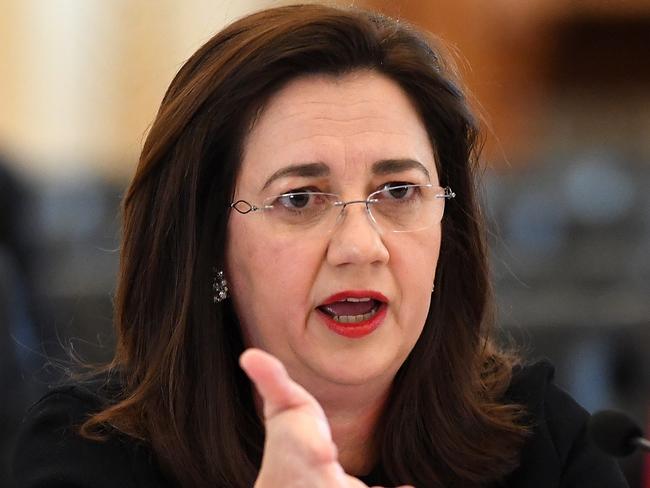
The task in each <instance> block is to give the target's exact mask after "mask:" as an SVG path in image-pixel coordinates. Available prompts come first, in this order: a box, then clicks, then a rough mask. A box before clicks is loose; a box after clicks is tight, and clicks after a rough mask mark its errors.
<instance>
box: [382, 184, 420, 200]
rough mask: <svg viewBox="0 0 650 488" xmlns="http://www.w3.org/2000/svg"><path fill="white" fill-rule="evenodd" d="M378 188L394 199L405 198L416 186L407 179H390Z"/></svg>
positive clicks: (409, 195)
mask: <svg viewBox="0 0 650 488" xmlns="http://www.w3.org/2000/svg"><path fill="white" fill-rule="evenodd" d="M379 190H380V191H382V192H384V195H386V196H388V197H390V198H393V199H395V200H405V199H407V198H409V197H411V196H412V195H413V193H414V192H415V191H416V190H417V186H416V185H414V184H413V183H410V182H408V181H391V182H390V183H385V184H384V185H382V186H381V188H379Z"/></svg>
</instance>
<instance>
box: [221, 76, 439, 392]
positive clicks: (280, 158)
mask: <svg viewBox="0 0 650 488" xmlns="http://www.w3.org/2000/svg"><path fill="white" fill-rule="evenodd" d="M390 161H393V163H390ZM391 182H409V183H416V184H424V183H433V184H434V186H437V185H438V176H437V172H436V166H435V161H434V154H433V150H432V147H431V143H430V141H429V138H428V135H427V132H426V130H425V128H424V126H423V124H422V123H421V121H420V118H419V117H418V115H417V113H416V111H415V109H414V107H413V105H412V104H411V102H410V101H409V99H408V98H407V96H406V94H405V93H404V92H403V91H402V89H401V88H400V87H399V86H398V85H397V84H396V83H394V82H393V81H391V80H389V79H388V78H386V77H384V76H382V75H380V74H377V73H374V72H365V71H364V72H355V73H352V74H349V75H345V76H342V77H331V76H325V75H319V76H309V77H301V78H298V79H296V80H293V81H292V82H291V83H289V84H288V85H286V87H284V88H283V89H282V90H281V91H280V92H278V93H276V94H275V95H274V96H273V97H272V98H271V99H270V101H269V103H268V104H267V105H266V106H265V109H264V110H263V112H262V114H261V116H260V117H259V119H258V120H257V122H256V124H255V126H254V128H253V129H252V131H251V132H250V134H249V136H248V138H247V140H246V141H245V144H244V154H243V160H242V165H241V170H240V174H239V176H238V180H237V186H236V191H235V201H237V200H240V199H242V200H246V201H247V202H250V203H252V204H255V205H258V206H259V205H261V204H262V203H263V202H264V201H265V200H266V199H267V198H269V197H273V196H275V195H280V194H283V193H287V192H289V191H292V190H296V189H301V190H307V191H320V192H330V193H337V194H339V195H340V197H341V199H342V200H344V201H348V200H365V199H366V197H367V196H368V195H369V194H370V193H371V192H373V191H375V190H377V189H379V188H381V187H382V186H384V185H386V184H387V183H391ZM296 202H297V203H298V204H299V205H302V203H301V201H300V200H297V201H296ZM296 202H294V201H287V200H286V199H285V201H284V203H285V204H288V205H294V204H295V203H296ZM440 232H441V229H440V224H439V223H436V224H435V225H434V226H433V227H430V228H428V229H426V230H419V231H416V232H406V233H398V232H388V231H382V230H378V229H377V228H376V227H375V226H374V225H373V224H372V222H371V221H370V220H369V218H368V215H367V213H366V210H365V205H364V204H352V205H349V206H347V207H346V209H345V211H344V213H343V215H342V217H341V218H340V219H339V220H338V221H337V220H336V219H334V220H333V221H332V225H321V224H315V225H309V226H307V227H304V228H303V227H300V226H297V227H295V228H292V227H291V226H289V227H286V226H285V227H278V222H277V221H275V223H274V221H272V220H271V214H270V212H268V211H267V212H265V213H264V215H263V214H262V212H253V213H249V214H246V215H243V214H240V213H238V212H235V211H233V212H232V214H231V217H230V221H229V223H228V240H227V248H226V269H225V271H226V278H227V280H228V281H229V288H230V291H231V295H232V299H233V302H234V303H233V305H234V307H235V311H236V313H237V315H238V317H239V319H240V322H241V325H242V328H243V331H242V332H243V335H244V339H245V342H246V343H247V345H248V346H255V347H259V348H262V349H264V350H266V351H268V352H270V353H272V354H274V355H275V356H277V357H278V358H279V359H280V360H281V361H282V362H283V363H284V364H285V366H286V367H287V369H288V370H289V373H290V374H291V376H292V377H293V378H294V379H296V380H297V381H298V382H299V383H301V384H303V385H304V386H305V387H307V388H308V389H309V388H313V389H314V390H318V388H323V387H327V385H360V384H369V383H370V384H371V383H373V382H379V383H378V384H382V383H383V384H388V383H389V382H390V381H391V380H392V378H393V376H394V375H395V373H396V372H397V370H398V368H399V367H400V365H401V364H402V363H403V362H404V360H405V359H406V357H407V356H408V354H409V352H410V351H411V349H412V348H413V346H414V344H415V342H416V341H417V339H418V337H419V335H420V333H421V331H422V328H423V326H424V322H425V318H426V316H427V312H428V309H429V303H430V298H431V289H432V286H433V282H434V276H435V269H436V263H437V260H438V254H439V250H440ZM330 302H333V303H330ZM343 302H344V303H343ZM327 303H330V306H329V308H327V307H322V306H323V305H324V304H327ZM332 315H335V317H332Z"/></svg>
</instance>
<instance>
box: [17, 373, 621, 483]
mask: <svg viewBox="0 0 650 488" xmlns="http://www.w3.org/2000/svg"><path fill="white" fill-rule="evenodd" d="M552 379H553V368H552V366H551V365H550V364H548V363H546V362H540V363H537V364H534V365H532V366H528V367H525V368H522V369H520V370H518V371H517V372H516V373H515V374H514V376H513V381H512V383H511V386H510V388H509V390H508V393H507V396H508V398H509V399H510V400H513V401H515V402H518V403H521V404H524V405H525V406H527V408H528V411H529V413H530V414H531V415H532V418H533V422H534V424H535V427H534V431H533V435H532V436H531V437H530V438H529V439H528V441H527V443H526V445H525V447H524V449H523V451H522V457H521V464H520V466H519V468H517V469H516V470H515V471H514V472H513V473H512V474H511V475H510V476H509V477H508V478H507V480H505V481H504V482H503V483H500V484H498V485H496V487H495V488H498V487H504V488H553V487H559V488H625V487H627V483H626V482H625V480H624V478H623V476H622V474H621V472H620V470H619V468H618V465H617V463H616V462H615V461H614V460H612V459H610V458H608V457H607V456H605V455H603V454H601V453H600V452H599V451H598V450H597V449H596V448H595V447H594V446H593V445H591V444H590V442H589V441H588V438H587V436H586V432H585V426H586V422H587V420H588V418H589V414H588V413H587V412H586V411H585V410H584V409H583V408H582V407H580V406H579V405H578V404H577V403H576V402H575V401H574V400H573V399H572V398H571V397H570V396H569V395H568V394H566V393H565V392H564V391H562V390H561V389H559V388H558V387H557V386H555V385H554V384H553V383H552ZM100 398H101V396H100V395H98V394H97V392H96V391H93V390H92V389H90V388H88V387H84V386H68V387H63V388H58V389H56V390H54V391H52V392H50V393H48V394H47V395H46V396H45V397H43V398H42V399H41V400H40V401H39V402H38V403H36V404H35V405H34V406H32V408H31V409H30V410H29V412H28V414H27V416H26V418H25V419H24V421H23V425H22V432H21V435H20V436H19V440H18V443H17V446H16V450H15V457H14V461H13V471H14V480H15V481H14V483H15V488H55V487H56V488H58V487H79V488H81V487H83V488H109V487H111V488H114V487H120V488H131V487H133V488H136V487H137V488H148V487H160V488H165V487H172V486H174V483H173V482H171V481H170V480H168V479H165V476H164V475H163V474H162V472H161V470H160V468H159V467H158V465H157V462H156V459H155V456H154V455H153V453H152V452H151V451H150V450H149V449H148V448H147V446H146V445H144V444H142V443H139V442H137V441H135V440H133V439H131V438H127V437H124V436H114V437H112V438H111V439H109V440H108V441H106V442H103V443H98V442H93V441H89V440H86V439H83V438H81V437H79V436H78V435H76V434H75V432H74V430H73V426H74V425H79V424H80V423H81V422H82V421H83V419H84V418H85V417H86V416H87V415H88V414H89V413H90V412H93V411H97V410H98V409H99V408H100V407H101V405H102V400H101V399H100ZM373 473H375V474H370V475H369V476H366V477H364V478H362V479H363V481H365V482H366V484H368V485H372V484H382V480H381V475H379V474H378V473H381V466H378V467H377V468H376V469H375V470H373ZM417 488H426V487H417Z"/></svg>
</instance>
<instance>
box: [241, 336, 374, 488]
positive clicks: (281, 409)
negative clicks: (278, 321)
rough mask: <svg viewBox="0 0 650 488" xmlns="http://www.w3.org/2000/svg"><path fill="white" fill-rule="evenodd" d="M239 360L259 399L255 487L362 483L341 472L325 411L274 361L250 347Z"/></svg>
mask: <svg viewBox="0 0 650 488" xmlns="http://www.w3.org/2000/svg"><path fill="white" fill-rule="evenodd" d="M240 364H241V367H242V368H243V369H244V371H245V372H246V374H247V375H248V377H249V378H250V379H251V380H252V381H253V383H254V384H255V386H256V388H257V391H258V392H259V394H260V396H261V398H262V400H263V402H264V422H265V426H266V442H265V445H264V456H263V459H262V466H261V469H260V472H259V475H258V478H257V481H256V482H255V488H277V487H285V488H290V487H303V486H304V487H310V488H319V487H322V488H361V487H366V485H365V484H364V483H362V482H361V481H360V480H358V479H357V478H354V477H352V476H349V475H347V474H346V473H345V472H344V471H343V468H342V467H341V465H340V464H339V462H338V458H337V449H336V445H335V444H334V442H333V441H332V436H331V433H330V428H329V424H328V422H327V418H326V416H325V412H323V409H322V408H321V406H320V405H319V404H318V402H317V401H316V399H315V398H314V397H313V396H311V395H310V394H309V393H308V392H307V390H305V389H304V388H303V387H302V386H300V385H299V384H298V383H296V382H295V381H293V380H292V379H291V378H290V377H289V375H288V374H287V371H286V369H285V368H284V366H283V365H282V363H281V362H280V361H279V360H278V359H276V358H275V357H274V356H272V355H270V354H268V353H265V352H263V351H261V350H259V349H249V350H247V351H246V352H244V353H243V354H242V356H241V358H240Z"/></svg>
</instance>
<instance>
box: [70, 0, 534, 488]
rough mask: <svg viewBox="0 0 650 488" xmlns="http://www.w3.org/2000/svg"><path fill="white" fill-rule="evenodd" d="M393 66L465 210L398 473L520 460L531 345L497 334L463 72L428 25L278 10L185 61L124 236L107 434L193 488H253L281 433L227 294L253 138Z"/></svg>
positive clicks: (402, 414) (444, 274) (451, 479)
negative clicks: (523, 379) (513, 349)
mask: <svg viewBox="0 0 650 488" xmlns="http://www.w3.org/2000/svg"><path fill="white" fill-rule="evenodd" d="M356 70H372V71H374V72H377V73H380V74H382V75H384V76H386V77H388V78H389V79H391V80H392V81H394V82H395V83H397V84H398V85H399V86H401V87H402V89H403V90H404V91H405V92H406V93H407V95H408V96H409V97H410V99H411V100H412V102H413V104H414V106H415V107H416V109H417V110H418V112H419V115H420V116H421V119H422V121H423V123H424V125H425V127H426V129H427V131H428V134H429V136H430V139H431V143H432V147H433V148H434V151H435V155H436V164H437V170H438V174H439V176H440V183H441V185H442V186H447V185H449V186H451V187H452V188H453V189H454V191H455V192H456V193H457V194H458V196H459V197H458V198H457V199H456V200H455V201H454V202H453V204H450V205H447V208H446V210H445V216H444V218H443V222H442V242H441V250H440V258H439V262H438V267H437V271H436V283H437V284H438V288H437V290H436V293H434V294H432V296H431V306H430V310H429V315H428V317H427V319H426V324H425V326H424V330H423V332H422V334H421V336H420V338H419V340H418V341H417V343H416V345H415V347H414V349H413V350H412V352H411V353H410V355H409V357H408V358H407V360H406V361H405V362H404V364H403V365H402V367H401V368H400V370H399V371H398V373H397V376H396V378H395V380H394V383H393V387H392V391H391V394H390V397H389V400H388V403H387V405H386V408H385V411H384V413H383V417H382V419H381V421H380V422H379V424H378V425H379V426H380V427H379V428H378V429H377V430H376V433H375V439H374V440H375V442H376V445H377V446H378V453H379V460H378V462H379V465H380V466H381V467H382V472H383V475H384V476H385V480H383V482H385V483H410V484H413V485H416V486H427V487H436V486H484V485H486V484H489V483H491V482H494V481H495V480H499V479H502V478H503V477H504V476H505V475H506V474H507V473H509V472H511V471H512V470H513V469H514V467H515V466H516V465H517V463H518V455H519V451H520V450H521V446H522V444H523V442H524V439H525V436H526V432H527V428H526V426H525V425H523V422H522V420H521V419H522V418H523V413H524V412H523V411H522V408H521V407H520V406H518V405H513V404H509V403H508V402H507V401H506V400H504V397H503V394H504V392H505V390H506V389H507V387H508V385H509V383H510V379H511V371H512V367H513V364H514V362H515V361H516V358H515V356H513V355H509V354H506V353H504V352H502V351H500V350H499V349H498V348H497V347H496V346H495V345H494V343H493V341H492V340H491V339H490V326H491V323H492V313H491V309H492V306H491V304H492V300H491V291H490V285H489V280H488V266H487V260H486V245H485V237H484V232H483V227H482V223H481V222H482V218H481V215H480V210H479V207H478V204H477V201H476V187H475V180H476V178H475V177H476V172H477V170H478V152H479V147H480V145H481V144H480V138H479V131H478V124H477V121H476V119H475V117H474V115H473V114H472V111H471V110H470V107H469V103H468V101H467V97H466V95H465V94H464V92H463V90H462V89H461V86H460V82H459V81H458V77H457V76H456V73H455V70H454V68H453V65H452V64H450V62H449V61H448V60H447V59H446V57H445V56H443V51H442V48H441V47H440V46H439V45H438V42H437V41H435V40H434V39H433V38H431V37H430V36H428V35H425V34H423V33H421V32H419V31H418V30H417V29H415V28H413V27H411V26H409V25H408V24H406V23H404V22H402V21H399V22H398V21H396V20H393V19H390V18H387V17H384V16H382V15H379V14H376V13H372V12H367V11H363V10H357V9H340V8H333V7H324V6H318V5H296V6H290V7H280V8H273V9H269V10H264V11H261V12H258V13H255V14H252V15H249V16H247V17H244V18H242V19H241V20H238V21H236V22H234V23H233V24H231V25H230V26H228V27H226V28H225V29H224V30H222V31H221V32H219V33H217V34H216V35H215V36H214V37H213V38H211V39H210V40H209V41H208V42H207V43H206V44H205V45H203V46H202V47H201V48H200V49H199V50H198V51H197V52H196V53H195V54H194V55H193V56H192V57H191V58H190V59H189V60H188V61H187V62H186V63H185V64H184V66H183V67H182V68H181V69H180V71H179V72H178V74H177V75H176V77H175V78H174V80H173V81H172V83H171V85H170V87H169V89H168V90H167V92H166V94H165V97H164V99H163V101H162V104H161V106H160V110H159V112H158V114H157V116H156V118H155V121H154V123H153V125H152V127H151V130H150V132H149V134H148V137H147V139H146V142H145V144H144V147H143V150H142V154H141V156H140V160H139V164H138V168H137V171H136V174H135V176H134V178H133V181H132V183H131V186H130V187H129V189H128V192H127V193H126V195H125V198H124V201H123V241H122V250H121V262H120V273H119V282H118V289H117V295H116V299H115V329H116V335H117V348H116V352H115V356H114V359H113V361H112V363H111V364H110V365H109V366H108V369H109V370H111V371H113V372H117V373H119V377H120V381H121V389H120V392H119V395H118V396H117V398H115V399H113V401H112V402H111V403H110V404H108V405H107V406H106V408H104V409H103V410H102V411H100V412H98V413H96V414H94V415H93V416H92V417H91V418H90V419H89V420H88V421H87V422H86V423H85V424H84V425H83V426H82V434H83V435H86V436H87V437H94V438H96V437H101V435H99V434H98V432H104V433H105V432H106V430H105V427H106V426H110V427H111V428H112V429H116V430H117V431H119V432H121V433H123V434H126V435H128V436H131V437H134V438H136V439H140V440H142V441H144V442H145V443H146V444H148V445H149V446H150V447H151V449H152V450H153V452H154V453H155V455H156V459H157V461H158V463H159V465H160V466H161V467H162V469H163V470H164V471H165V473H166V474H167V475H168V476H170V477H171V478H173V479H175V480H176V481H177V482H179V483H180V484H181V485H182V486H197V487H204V486H205V487H208V486H224V487H226V486H227V487H250V486H252V485H253V483H254V480H255V478H256V475H257V472H258V469H259V465H260V462H261V456H262V450H263V442H264V426H263V424H262V423H261V421H260V419H259V418H258V416H257V415H256V412H255V407H254V400H253V393H252V391H251V386H250V382H249V381H248V380H247V378H246V377H245V375H244V374H243V372H242V371H241V370H240V368H239V366H238V362H237V359H238V356H239V355H240V353H241V352H242V351H243V348H244V346H243V341H242V336H241V332H240V328H239V324H238V321H237V317H236V316H235V314H234V312H233V310H232V305H231V304H230V301H229V300H226V301H225V302H222V303H220V304H213V303H212V300H211V295H212V290H211V275H212V272H213V268H214V267H217V266H218V267H222V266H223V263H224V250H225V236H226V228H227V221H228V218H229V203H230V201H231V198H232V196H233V192H234V185H235V181H236V177H237V174H238V169H239V165H240V161H241V155H242V145H243V143H244V140H245V137H246V135H247V134H248V132H249V131H250V128H251V127H252V124H253V123H254V121H255V118H256V116H257V115H258V114H259V113H261V111H262V110H263V109H264V105H265V102H266V101H268V100H269V98H270V97H272V96H273V95H274V93H276V92H277V91H278V90H279V89H280V88H281V87H282V86H283V85H285V84H286V83H287V82H288V81H290V80H292V79H294V78H296V77H298V76H302V75H308V74H315V73H316V74H325V75H331V76H334V77H336V76H341V75H344V74H346V73H350V72H353V71H356Z"/></svg>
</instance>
